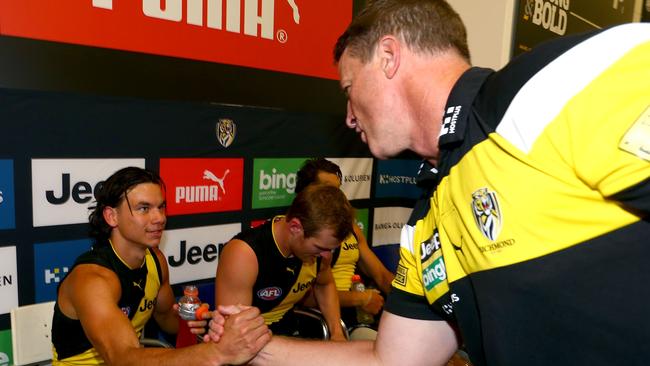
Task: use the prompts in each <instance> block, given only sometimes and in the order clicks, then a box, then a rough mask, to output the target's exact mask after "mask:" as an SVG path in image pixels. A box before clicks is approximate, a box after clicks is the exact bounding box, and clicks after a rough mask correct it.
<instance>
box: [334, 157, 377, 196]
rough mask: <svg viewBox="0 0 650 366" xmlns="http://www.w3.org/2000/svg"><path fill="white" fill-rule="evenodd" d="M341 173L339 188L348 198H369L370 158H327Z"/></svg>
mask: <svg viewBox="0 0 650 366" xmlns="http://www.w3.org/2000/svg"><path fill="white" fill-rule="evenodd" d="M327 160H330V161H331V162H333V163H335V164H337V165H338V166H339V167H340V168H341V172H342V173H343V181H342V182H341V183H342V184H341V190H342V191H343V192H344V193H345V195H346V196H347V197H348V199H349V200H356V199H366V198H370V185H371V182H372V158H327Z"/></svg>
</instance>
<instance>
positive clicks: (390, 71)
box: [377, 35, 402, 79]
mask: <svg viewBox="0 0 650 366" xmlns="http://www.w3.org/2000/svg"><path fill="white" fill-rule="evenodd" d="M401 47H402V43H401V42H400V41H399V40H398V39H397V38H395V37H394V36H391V35H386V36H383V37H381V39H380V40H379V42H378V43H377V53H378V57H379V62H380V67H381V70H382V71H383V72H384V75H385V76H386V77H387V78H388V79H392V78H393V77H394V76H395V74H397V70H398V69H399V63H400V56H401V53H400V52H401Z"/></svg>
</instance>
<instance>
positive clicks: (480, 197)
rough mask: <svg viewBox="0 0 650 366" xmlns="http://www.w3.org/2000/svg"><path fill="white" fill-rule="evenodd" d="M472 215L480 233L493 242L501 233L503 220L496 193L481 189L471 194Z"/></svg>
mask: <svg viewBox="0 0 650 366" xmlns="http://www.w3.org/2000/svg"><path fill="white" fill-rule="evenodd" d="M472 213H473V214H474V220H475V221H476V225H477V226H478V228H479V230H481V233H483V235H484V236H485V237H486V238H488V239H489V240H491V241H495V240H496V239H497V237H498V236H499V233H500V232H501V225H502V223H503V222H502V221H503V218H502V217H501V210H500V209H499V201H498V200H497V194H496V192H492V191H490V190H488V189H487V188H481V189H478V190H476V191H474V193H472Z"/></svg>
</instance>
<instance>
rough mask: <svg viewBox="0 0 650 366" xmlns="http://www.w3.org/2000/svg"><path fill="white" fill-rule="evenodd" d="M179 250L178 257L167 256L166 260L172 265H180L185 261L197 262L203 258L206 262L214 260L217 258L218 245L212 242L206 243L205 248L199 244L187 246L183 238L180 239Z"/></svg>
mask: <svg viewBox="0 0 650 366" xmlns="http://www.w3.org/2000/svg"><path fill="white" fill-rule="evenodd" d="M179 249H180V252H179V254H178V258H176V257H174V256H171V255H170V256H168V257H167V261H168V262H169V265H170V266H172V267H180V266H182V265H183V264H184V263H185V261H187V263H189V264H197V263H199V262H201V260H204V261H206V262H214V261H215V260H216V259H217V253H218V247H217V246H216V245H214V244H208V245H206V246H205V248H201V247H200V246H196V245H195V246H190V247H188V246H187V242H186V241H185V240H181V245H180V248H179Z"/></svg>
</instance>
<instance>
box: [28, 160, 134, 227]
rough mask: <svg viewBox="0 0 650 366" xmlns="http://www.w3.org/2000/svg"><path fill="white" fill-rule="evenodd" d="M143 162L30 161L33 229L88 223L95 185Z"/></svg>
mask: <svg viewBox="0 0 650 366" xmlns="http://www.w3.org/2000/svg"><path fill="white" fill-rule="evenodd" d="M127 166H136V167H140V168H144V159H32V205H33V220H34V227H38V226H51V225H67V224H81V223H86V222H88V214H89V213H90V212H89V211H88V207H89V206H92V205H93V204H94V201H95V197H94V194H95V190H96V189H97V187H98V184H99V183H101V182H103V181H104V180H106V179H107V178H108V177H109V176H110V175H111V174H113V173H115V172H116V171H117V170H119V169H121V168H124V167H127Z"/></svg>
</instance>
